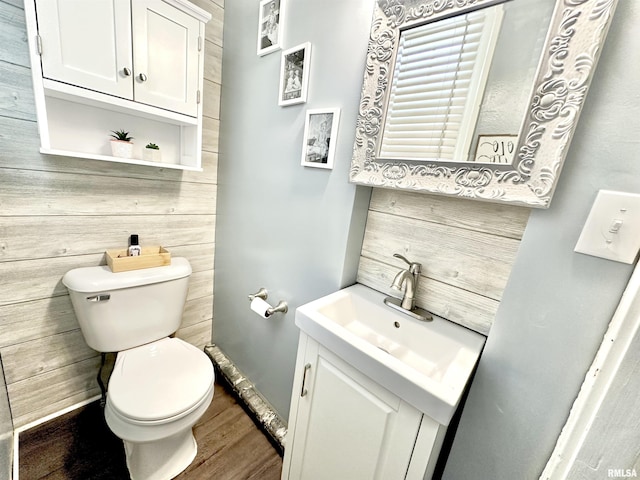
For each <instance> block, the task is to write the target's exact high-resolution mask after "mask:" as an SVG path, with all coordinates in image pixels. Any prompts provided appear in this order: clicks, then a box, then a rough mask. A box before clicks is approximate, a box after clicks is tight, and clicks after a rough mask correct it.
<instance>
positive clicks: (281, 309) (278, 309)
mask: <svg viewBox="0 0 640 480" xmlns="http://www.w3.org/2000/svg"><path fill="white" fill-rule="evenodd" d="M268 296H269V293H268V292H267V289H266V288H264V287H261V288H260V290H258V291H257V292H256V293H251V294H249V295H248V297H249V301H250V302H253V301H254V300H255V299H256V298H261V299H262V300H265V301H266V300H267V297H268ZM288 311H289V305H287V302H285V301H284V300H280V301H279V302H278V304H277V305H276V306H275V307H269V308H267V311H266V315H267V316H268V317H270V316H271V315H273V314H274V313H287V312H288Z"/></svg>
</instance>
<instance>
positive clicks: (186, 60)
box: [132, 0, 201, 117]
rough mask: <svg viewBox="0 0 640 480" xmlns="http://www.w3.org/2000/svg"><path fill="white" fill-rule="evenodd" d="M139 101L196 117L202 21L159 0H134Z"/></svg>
mask: <svg viewBox="0 0 640 480" xmlns="http://www.w3.org/2000/svg"><path fill="white" fill-rule="evenodd" d="M132 24H133V35H134V36H133V51H134V65H135V78H134V82H135V92H134V99H135V101H136V102H141V103H146V104H148V105H153V106H156V107H160V108H164V109H167V110H171V111H174V112H179V113H184V114H186V115H190V116H192V117H195V116H196V115H197V113H198V99H197V95H198V88H199V85H200V82H199V80H200V72H199V47H200V27H201V24H200V22H199V21H198V20H197V19H195V18H194V17H192V16H190V15H187V14H186V13H184V12H182V11H180V10H178V9H177V8H175V7H173V6H171V5H169V4H167V3H165V2H159V1H157V0H135V1H134V2H132Z"/></svg>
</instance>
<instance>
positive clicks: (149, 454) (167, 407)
mask: <svg viewBox="0 0 640 480" xmlns="http://www.w3.org/2000/svg"><path fill="white" fill-rule="evenodd" d="M213 381H214V371H213V365H212V363H211V361H210V360H209V358H208V357H206V355H203V354H202V352H201V351H200V350H199V349H197V348H196V347H194V346H192V345H190V344H188V343H186V342H184V341H182V340H180V339H178V338H164V339H161V340H158V341H156V342H152V343H150V344H147V345H142V346H140V347H135V348H132V349H130V350H125V351H123V352H119V353H118V356H117V358H116V363H115V366H114V370H113V373H112V374H111V378H110V380H109V386H108V390H107V403H106V405H105V419H106V421H107V425H109V428H110V429H111V431H112V432H113V433H114V434H116V435H117V436H118V437H119V438H121V439H122V440H123V442H124V445H125V453H126V458H127V467H128V468H129V472H130V473H131V478H133V479H138V478H143V479H148V480H155V479H166V478H172V477H174V476H176V475H177V474H179V473H180V472H181V471H182V470H184V469H185V468H186V467H188V466H189V464H191V462H192V461H193V459H194V458H195V456H196V452H197V446H196V441H195V439H194V437H193V433H192V427H193V425H194V424H195V423H196V422H197V421H198V419H199V418H200V417H201V416H202V414H203V413H204V412H205V411H206V410H207V408H208V407H209V404H210V403H211V400H212V398H213Z"/></svg>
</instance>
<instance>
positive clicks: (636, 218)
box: [575, 190, 640, 264]
mask: <svg viewBox="0 0 640 480" xmlns="http://www.w3.org/2000/svg"><path fill="white" fill-rule="evenodd" d="M638 250H640V194H636V193H625V192H614V191H611V190H600V191H599V192H598V196H597V197H596V200H595V202H593V207H591V212H590V213H589V217H587V221H586V223H585V224H584V227H583V229H582V233H581V234H580V238H579V239H578V243H577V244H576V248H575V251H576V252H578V253H584V254H587V255H593V256H594V257H601V258H606V259H608V260H615V261H617V262H623V263H629V264H631V263H634V262H635V260H636V257H637V256H638Z"/></svg>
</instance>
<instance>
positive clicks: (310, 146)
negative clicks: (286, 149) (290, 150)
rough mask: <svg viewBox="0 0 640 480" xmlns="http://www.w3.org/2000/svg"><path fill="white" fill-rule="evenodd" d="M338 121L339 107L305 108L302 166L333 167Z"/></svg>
mask: <svg viewBox="0 0 640 480" xmlns="http://www.w3.org/2000/svg"><path fill="white" fill-rule="evenodd" d="M339 123H340V109H339V108H322V109H310V110H307V115H306V119H305V122H304V137H303V142H302V163H301V164H302V165H303V166H305V167H315V168H326V169H332V168H333V161H334V157H335V153H336V141H337V136H338V125H339Z"/></svg>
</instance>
